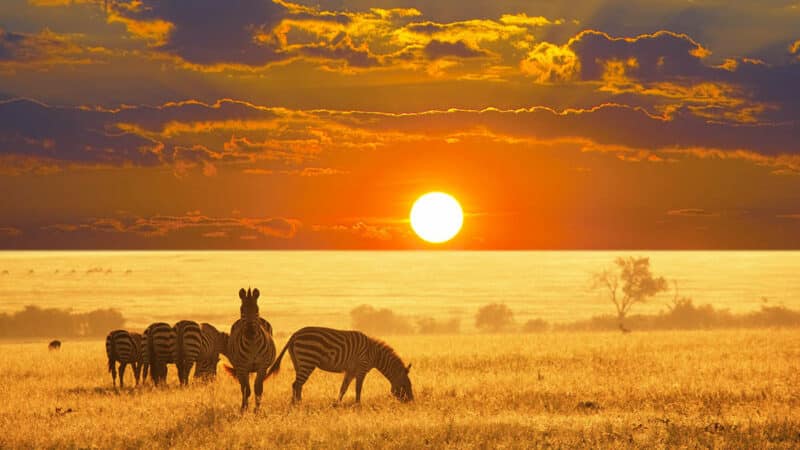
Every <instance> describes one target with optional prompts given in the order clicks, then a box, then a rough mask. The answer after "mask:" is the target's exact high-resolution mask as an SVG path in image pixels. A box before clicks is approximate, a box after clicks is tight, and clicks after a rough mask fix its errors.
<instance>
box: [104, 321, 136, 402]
mask: <svg viewBox="0 0 800 450" xmlns="http://www.w3.org/2000/svg"><path fill="white" fill-rule="evenodd" d="M141 349H142V335H141V334H139V333H130V332H128V331H125V330H114V331H112V332H110V333H108V336H106V355H107V356H108V371H109V372H111V380H112V382H113V384H114V389H116V388H117V367H116V365H117V364H116V363H117V362H119V387H120V389H123V388H124V378H125V368H126V367H127V366H128V364H130V365H131V367H132V368H133V377H134V379H135V380H136V385H137V386H138V385H139V375H140V373H141V369H142V366H141V364H140V355H141Z"/></svg>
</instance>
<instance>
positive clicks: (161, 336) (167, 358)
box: [143, 322, 177, 386]
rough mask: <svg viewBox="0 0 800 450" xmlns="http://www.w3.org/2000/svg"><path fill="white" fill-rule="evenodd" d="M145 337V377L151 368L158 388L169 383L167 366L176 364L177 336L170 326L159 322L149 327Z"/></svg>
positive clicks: (151, 376)
mask: <svg viewBox="0 0 800 450" xmlns="http://www.w3.org/2000/svg"><path fill="white" fill-rule="evenodd" d="M144 336H146V339H145V343H144V347H145V350H144V352H143V355H144V357H145V358H144V364H145V369H144V370H145V376H147V369H148V368H149V369H150V378H152V380H153V384H155V385H156V386H158V385H159V384H160V383H162V382H163V383H166V382H167V364H170V363H174V362H175V354H176V348H175V347H176V344H177V335H176V333H175V329H174V328H172V327H171V326H169V324H166V323H164V322H157V323H154V324H152V325H150V326H149V327H147V329H146V330H145V331H144Z"/></svg>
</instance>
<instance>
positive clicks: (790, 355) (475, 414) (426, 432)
mask: <svg viewBox="0 0 800 450" xmlns="http://www.w3.org/2000/svg"><path fill="white" fill-rule="evenodd" d="M388 341H389V342H390V344H392V345H393V346H394V347H395V348H396V349H397V350H398V352H399V353H400V354H401V355H402V356H403V357H404V358H405V359H406V360H407V361H411V362H412V363H413V365H414V368H413V369H412V375H413V376H412V380H413V381H414V387H415V395H416V397H417V401H416V402H414V403H413V404H410V405H403V404H400V403H398V402H396V401H395V400H394V399H392V398H391V397H390V396H389V386H388V383H387V382H386V381H385V380H383V379H382V377H381V376H380V374H379V373H377V372H373V373H371V374H370V375H369V376H368V377H367V381H366V383H365V388H364V389H365V394H364V398H363V406H362V407H354V406H353V405H352V402H353V393H352V387H351V391H350V392H349V393H348V396H347V397H346V402H345V404H344V405H343V406H340V407H336V408H334V407H332V400H333V399H334V397H335V395H336V393H337V392H338V387H339V383H340V382H341V377H340V375H334V374H328V373H323V372H316V373H314V375H312V377H311V379H310V380H309V382H308V384H307V385H306V389H305V392H304V402H303V404H302V405H301V406H297V407H292V406H290V396H291V394H290V392H291V387H290V386H291V382H292V380H293V376H294V370H293V368H292V365H291V361H290V360H288V359H287V360H286V361H284V364H283V371H282V372H281V373H280V375H279V376H278V377H276V378H275V379H272V380H270V381H269V382H268V383H267V385H266V388H265V408H264V409H263V410H262V411H261V412H260V413H259V414H257V415H256V414H253V413H252V412H250V413H248V414H245V415H244V416H240V415H239V413H238V402H239V388H238V385H237V384H236V383H235V382H234V380H232V379H229V378H228V377H223V376H220V378H219V379H218V380H217V381H216V382H214V383H212V384H210V385H205V386H200V385H197V384H194V385H192V386H190V387H189V388H186V389H181V388H179V387H177V380H176V377H175V370H174V368H171V373H170V386H169V387H168V388H167V389H163V390H161V389H152V388H151V387H150V386H146V387H144V388H139V389H136V390H132V389H130V390H128V389H126V390H125V391H124V392H122V393H120V394H116V393H115V392H114V391H113V390H112V389H111V387H110V385H111V379H110V376H109V374H108V373H107V372H106V364H105V359H104V358H105V355H104V349H103V343H102V342H99V341H98V342H83V343H72V342H66V343H65V344H64V347H63V349H62V351H61V352H59V353H48V351H47V349H46V344H45V343H37V344H2V345H0V351H1V352H2V355H3V362H2V364H1V365H0V432H1V433H0V448H29V447H37V448H41V447H101V448H107V447H125V448H128V447H147V448H162V447H176V448H193V447H216V448H241V447H268V446H274V447H275V448H295V447H298V448H307V447H310V448H375V447H400V448H421V447H426V446H427V447H449V448H464V447H486V448H497V447H507V448H530V447H571V448H590V447H595V448H596V447H615V448H619V447H648V448H663V447H690V448H693V447H712V446H713V447H727V448H765V447H785V448H789V447H795V448H797V447H798V446H800V415H798V411H800V336H799V335H798V333H797V332H794V331H770V330H760V331H724V332H723V331H715V332H676V333H655V332H654V333H633V334H631V335H620V334H616V333H614V334H600V333H589V334H579V333H574V334H573V333H564V334H561V333H553V334H541V335H509V336H452V337H446V336H442V337H421V336H415V337H395V338H390V339H388ZM278 345H279V346H282V345H283V341H282V340H279V342H278ZM131 379H132V377H131V378H129V380H131ZM68 409H71V410H72V411H71V412H66V413H65V412H64V411H67V410H68ZM59 411H60V412H59Z"/></svg>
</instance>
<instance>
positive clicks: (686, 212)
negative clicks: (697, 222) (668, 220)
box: [667, 208, 719, 217]
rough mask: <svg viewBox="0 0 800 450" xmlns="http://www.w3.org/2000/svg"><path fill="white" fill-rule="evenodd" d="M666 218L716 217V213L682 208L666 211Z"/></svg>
mask: <svg viewBox="0 0 800 450" xmlns="http://www.w3.org/2000/svg"><path fill="white" fill-rule="evenodd" d="M667 215H668V216H681V217H717V216H719V214H718V213H714V212H710V211H707V210H705V209H700V208H683V209H671V210H669V211H667Z"/></svg>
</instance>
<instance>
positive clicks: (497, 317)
mask: <svg viewBox="0 0 800 450" xmlns="http://www.w3.org/2000/svg"><path fill="white" fill-rule="evenodd" d="M513 325H514V313H513V312H512V311H511V309H510V308H509V307H508V306H506V305H505V304H503V303H492V304H490V305H486V306H484V307H482V308H481V309H479V310H478V313H477V314H475V327H476V328H477V329H479V330H481V331H488V332H490V333H498V332H500V331H506V330H508V329H510V328H511V327H512V326H513Z"/></svg>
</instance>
